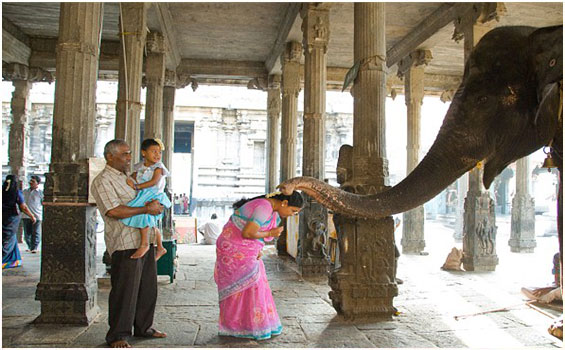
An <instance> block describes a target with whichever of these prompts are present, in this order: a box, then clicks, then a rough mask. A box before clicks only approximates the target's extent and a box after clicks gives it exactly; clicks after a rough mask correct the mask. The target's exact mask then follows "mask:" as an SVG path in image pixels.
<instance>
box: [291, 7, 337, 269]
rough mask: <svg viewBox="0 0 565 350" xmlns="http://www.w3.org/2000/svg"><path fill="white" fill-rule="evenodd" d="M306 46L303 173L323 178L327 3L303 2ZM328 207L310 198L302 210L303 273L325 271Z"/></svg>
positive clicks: (300, 254)
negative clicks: (322, 242) (324, 238)
mask: <svg viewBox="0 0 565 350" xmlns="http://www.w3.org/2000/svg"><path fill="white" fill-rule="evenodd" d="M300 15H301V17H302V34H303V42H302V44H303V47H304V129H303V139H302V152H303V157H302V175H303V176H311V177H315V178H318V179H320V180H322V179H324V170H325V169H324V161H325V155H324V154H325V147H324V146H325V113H326V75H327V67H326V62H327V58H326V52H327V49H328V42H329V35H330V27H329V8H328V5H327V4H313V3H306V4H303V5H302V8H301V11H300ZM327 220H328V219H327V210H326V209H325V208H324V207H323V206H321V205H320V204H319V203H317V202H316V201H314V200H312V199H307V201H306V205H305V206H304V209H303V210H302V211H301V212H300V225H299V238H298V255H297V257H296V262H297V263H298V267H299V269H300V272H301V273H302V275H316V274H323V273H326V270H327V268H328V262H327V259H326V257H325V254H324V244H325V240H324V244H319V242H320V241H321V240H322V239H323V238H322V237H325V236H326V235H327Z"/></svg>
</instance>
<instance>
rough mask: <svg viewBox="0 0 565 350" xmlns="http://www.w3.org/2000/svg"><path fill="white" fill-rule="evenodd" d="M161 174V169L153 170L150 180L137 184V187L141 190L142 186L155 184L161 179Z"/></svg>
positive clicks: (146, 186)
mask: <svg viewBox="0 0 565 350" xmlns="http://www.w3.org/2000/svg"><path fill="white" fill-rule="evenodd" d="M162 176H163V169H161V168H157V169H155V171H154V172H153V177H152V178H151V180H149V181H147V182H144V183H140V184H138V185H137V188H138V189H139V190H142V189H144V188H149V187H152V186H155V185H156V184H157V182H159V180H161V177H162Z"/></svg>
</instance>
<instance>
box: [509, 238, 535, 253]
mask: <svg viewBox="0 0 565 350" xmlns="http://www.w3.org/2000/svg"><path fill="white" fill-rule="evenodd" d="M508 245H509V246H510V251H511V252H512V253H533V252H534V248H535V247H536V246H537V243H536V241H535V240H522V239H512V238H510V239H509V240H508Z"/></svg>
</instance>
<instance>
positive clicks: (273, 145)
mask: <svg viewBox="0 0 565 350" xmlns="http://www.w3.org/2000/svg"><path fill="white" fill-rule="evenodd" d="M280 116H281V76H280V75H270V76H269V85H268V88H267V150H268V151H267V152H268V154H267V176H266V177H265V179H266V183H265V192H267V193H269V192H273V191H274V190H275V187H276V186H277V185H278V180H279V176H278V175H279V167H278V163H279V147H280V129H279V122H280Z"/></svg>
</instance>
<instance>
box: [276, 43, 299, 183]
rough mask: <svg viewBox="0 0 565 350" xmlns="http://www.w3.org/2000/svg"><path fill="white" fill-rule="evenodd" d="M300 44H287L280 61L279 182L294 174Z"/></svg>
mask: <svg viewBox="0 0 565 350" xmlns="http://www.w3.org/2000/svg"><path fill="white" fill-rule="evenodd" d="M301 56H302V45H301V44H300V43H298V42H296V41H291V42H289V43H288V44H287V47H286V50H285V52H284V55H283V57H282V59H281V61H282V117H281V182H282V181H284V180H287V179H290V178H293V177H294V176H295V174H296V135H297V124H298V94H299V93H300V57H301Z"/></svg>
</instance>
